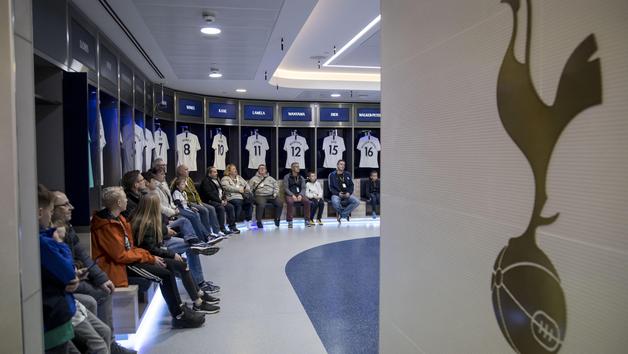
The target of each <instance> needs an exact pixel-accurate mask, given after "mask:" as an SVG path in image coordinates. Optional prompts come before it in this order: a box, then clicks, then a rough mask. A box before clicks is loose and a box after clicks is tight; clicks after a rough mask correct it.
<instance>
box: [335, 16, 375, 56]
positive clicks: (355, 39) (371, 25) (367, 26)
mask: <svg viewBox="0 0 628 354" xmlns="http://www.w3.org/2000/svg"><path fill="white" fill-rule="evenodd" d="M381 19H382V15H377V17H375V18H374V19H373V21H371V22H370V23H369V24H368V25H366V27H364V28H363V29H362V30H361V31H360V32H359V33H358V34H356V35H355V37H353V38H351V40H350V41H349V42H347V44H345V45H344V46H342V48H340V50H339V51H337V52H336V54H334V55H333V56H332V57H331V58H329V59H327V61H326V62H325V63H324V64H323V66H330V63H331V62H332V61H334V60H336V59H337V58H338V57H339V56H340V54H342V53H343V52H344V51H345V50H347V49H348V48H349V47H351V46H352V45H353V44H354V43H355V42H357V41H358V40H359V39H360V38H362V36H364V35H365V34H366V33H367V32H368V31H370V30H371V28H373V27H374V26H375V25H376V24H378V23H379V21H380V20H381Z"/></svg>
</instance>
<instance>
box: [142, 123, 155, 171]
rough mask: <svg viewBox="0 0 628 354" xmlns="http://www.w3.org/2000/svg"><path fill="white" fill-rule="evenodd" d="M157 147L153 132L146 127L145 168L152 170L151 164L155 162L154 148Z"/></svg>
mask: <svg viewBox="0 0 628 354" xmlns="http://www.w3.org/2000/svg"><path fill="white" fill-rule="evenodd" d="M154 149H155V140H154V139H153V133H152V132H151V131H150V130H149V129H148V128H144V170H145V171H148V170H150V165H151V163H152V162H153V150H154Z"/></svg>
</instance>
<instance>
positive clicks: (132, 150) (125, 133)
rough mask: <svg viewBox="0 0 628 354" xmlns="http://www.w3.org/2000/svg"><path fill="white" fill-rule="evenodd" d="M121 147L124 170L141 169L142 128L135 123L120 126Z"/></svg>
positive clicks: (142, 149)
mask: <svg viewBox="0 0 628 354" xmlns="http://www.w3.org/2000/svg"><path fill="white" fill-rule="evenodd" d="M122 149H123V150H124V159H123V166H124V172H127V171H132V170H142V161H143V158H144V156H143V151H144V128H142V127H140V126H139V125H137V124H132V125H127V126H125V127H124V128H122Z"/></svg>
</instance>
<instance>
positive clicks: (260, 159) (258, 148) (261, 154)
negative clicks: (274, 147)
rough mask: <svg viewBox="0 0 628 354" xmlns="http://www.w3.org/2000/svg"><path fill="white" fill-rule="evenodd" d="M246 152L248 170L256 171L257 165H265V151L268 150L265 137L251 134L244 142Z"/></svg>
mask: <svg viewBox="0 0 628 354" xmlns="http://www.w3.org/2000/svg"><path fill="white" fill-rule="evenodd" d="M246 150H248V152H249V168H250V169H252V170H257V168H258V167H259V165H262V164H266V151H267V150H270V146H268V140H266V137H264V136H261V135H259V134H253V135H251V136H249V138H248V139H247V140H246Z"/></svg>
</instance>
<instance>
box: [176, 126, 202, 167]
mask: <svg viewBox="0 0 628 354" xmlns="http://www.w3.org/2000/svg"><path fill="white" fill-rule="evenodd" d="M200 149H201V143H200V142H199V141H198V137H197V136H196V135H194V134H192V133H190V132H184V133H181V134H179V135H177V157H178V158H177V166H179V165H186V166H187V167H188V170H189V171H196V170H197V168H196V152H197V151H199V150H200Z"/></svg>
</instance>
